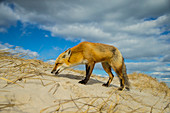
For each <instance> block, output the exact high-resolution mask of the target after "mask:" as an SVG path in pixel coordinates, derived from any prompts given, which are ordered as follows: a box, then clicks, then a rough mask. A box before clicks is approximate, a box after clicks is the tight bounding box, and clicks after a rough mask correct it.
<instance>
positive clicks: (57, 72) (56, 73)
mask: <svg viewBox="0 0 170 113" xmlns="http://www.w3.org/2000/svg"><path fill="white" fill-rule="evenodd" d="M55 71H56V70H52V71H51V73H52V74H53V73H54V72H55ZM59 71H60V69H58V70H57V71H56V72H55V75H58V74H59Z"/></svg>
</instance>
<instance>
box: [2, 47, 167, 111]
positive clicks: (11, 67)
mask: <svg viewBox="0 0 170 113" xmlns="http://www.w3.org/2000/svg"><path fill="white" fill-rule="evenodd" d="M25 56H27V55H26V54H23V53H15V54H12V53H11V52H8V50H0V80H3V81H5V82H6V85H5V86H3V87H8V86H9V85H17V86H19V87H22V88H24V86H22V85H21V84H20V82H22V83H24V84H26V83H27V80H29V79H34V80H39V82H40V83H41V85H42V86H44V87H46V86H49V85H52V87H51V88H50V89H49V92H52V94H53V95H54V94H55V93H56V91H57V90H58V87H60V84H59V83H58V82H56V81H55V80H51V79H46V78H43V76H51V75H50V74H47V73H46V71H47V70H48V69H49V68H52V65H50V64H48V63H45V62H43V61H41V60H37V59H25V58H23V57H25ZM70 70H72V69H70ZM72 71H74V72H78V73H80V74H83V75H85V72H84V71H78V70H76V71H75V70H72ZM93 76H95V75H93ZM128 76H129V79H130V80H133V81H135V80H136V79H140V80H141V82H133V83H131V85H132V86H133V87H136V88H139V89H140V90H145V89H152V90H153V91H156V92H164V93H165V98H166V97H167V96H169V92H170V91H169V88H168V87H167V85H166V84H165V83H159V82H158V81H157V80H156V79H154V78H152V77H150V76H148V75H145V74H138V73H133V74H130V75H128ZM51 77H52V76H51ZM19 81H20V82H19ZM44 81H47V83H46V84H45V82H44ZM148 81H149V82H148ZM155 83H156V84H155ZM0 92H10V91H8V90H4V89H0ZM123 92H124V91H123ZM123 92H120V91H117V90H116V89H114V90H112V91H111V93H109V96H107V97H77V98H73V97H72V96H71V95H70V99H66V100H54V102H55V103H56V104H54V105H52V106H48V107H46V108H43V109H42V110H41V111H40V113H46V112H64V111H65V108H64V107H63V106H65V105H67V104H69V103H72V104H73V106H74V107H75V108H76V109H77V110H76V111H75V112H85V113H88V112H98V113H99V112H100V113H103V112H107V113H114V112H116V113H121V112H126V111H128V112H129V113H133V112H139V111H140V112H141V111H146V110H145V108H150V111H149V112H151V113H152V111H153V109H156V110H159V111H161V112H164V111H165V110H166V109H168V108H169V104H167V106H165V107H164V108H161V109H160V108H156V107H155V105H156V104H157V103H158V101H156V102H155V103H154V104H153V105H152V106H151V105H148V104H143V103H142V102H141V101H140V100H141V98H138V97H137V95H136V94H132V93H130V92H126V93H123ZM123 101H134V102H136V103H138V104H140V105H141V106H143V107H141V106H136V107H132V106H130V105H129V104H125V103H123ZM20 105H23V104H12V103H11V102H8V103H5V104H4V103H3V104H1V103H0V111H2V110H3V109H6V108H9V107H14V106H15V107H16V106H20ZM123 108H124V109H125V111H123V110H122V109H123Z"/></svg>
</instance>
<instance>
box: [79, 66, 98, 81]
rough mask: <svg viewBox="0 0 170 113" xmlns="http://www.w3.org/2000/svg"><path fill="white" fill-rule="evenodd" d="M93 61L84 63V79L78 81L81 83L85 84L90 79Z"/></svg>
mask: <svg viewBox="0 0 170 113" xmlns="http://www.w3.org/2000/svg"><path fill="white" fill-rule="evenodd" d="M94 65H95V63H91V64H86V77H85V79H83V80H81V81H79V83H81V84H86V83H87V82H88V80H89V79H90V76H91V74H92V71H93V68H94Z"/></svg>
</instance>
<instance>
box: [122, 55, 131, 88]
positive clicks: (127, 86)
mask: <svg viewBox="0 0 170 113" xmlns="http://www.w3.org/2000/svg"><path fill="white" fill-rule="evenodd" d="M122 74H123V77H124V80H125V87H126V88H130V83H129V78H128V76H127V73H126V65H125V63H124V58H123V60H122Z"/></svg>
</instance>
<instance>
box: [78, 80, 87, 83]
mask: <svg viewBox="0 0 170 113" xmlns="http://www.w3.org/2000/svg"><path fill="white" fill-rule="evenodd" d="M79 83H80V84H86V83H87V82H86V81H85V80H81V81H79Z"/></svg>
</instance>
